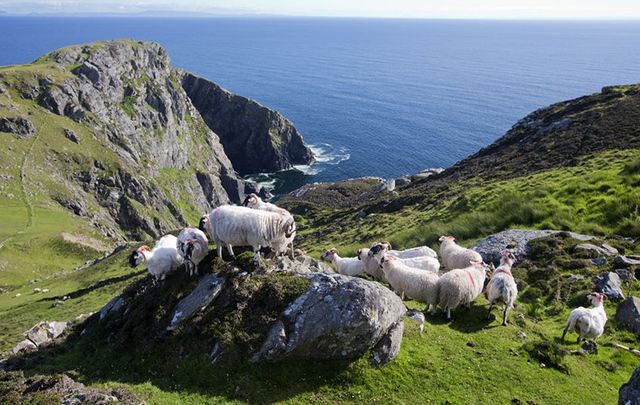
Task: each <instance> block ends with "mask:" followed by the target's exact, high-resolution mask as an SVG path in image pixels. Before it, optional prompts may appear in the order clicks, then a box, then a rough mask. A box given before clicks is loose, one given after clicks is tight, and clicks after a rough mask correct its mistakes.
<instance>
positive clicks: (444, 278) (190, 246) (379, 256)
mask: <svg viewBox="0 0 640 405" xmlns="http://www.w3.org/2000/svg"><path fill="white" fill-rule="evenodd" d="M205 232H206V233H207V234H208V235H209V239H208V238H207V235H206V234H205ZM295 236H296V224H295V221H294V218H293V215H291V213H289V212H288V211H287V210H285V209H283V208H280V207H278V206H276V205H275V204H271V203H266V202H263V201H262V200H261V199H260V198H259V197H258V196H257V195H255V194H251V195H249V196H248V197H247V198H246V199H245V201H244V203H243V206H233V205H223V206H220V207H217V208H215V209H213V210H212V211H211V212H210V213H209V214H207V215H204V216H203V217H202V218H201V220H200V224H199V227H198V228H190V227H188V228H184V229H183V230H182V231H181V232H180V234H179V235H178V237H175V236H173V235H165V236H163V237H162V238H161V239H160V240H159V241H158V242H157V243H156V244H155V246H154V248H153V249H150V248H149V247H148V246H142V247H140V248H138V249H137V250H135V251H134V252H133V253H132V254H131V256H130V257H129V263H130V265H131V266H132V267H136V266H138V265H139V264H141V263H143V262H144V263H145V266H146V268H147V269H148V271H149V273H151V274H152V275H153V276H154V277H155V279H156V281H161V280H164V278H165V276H166V274H167V273H169V272H172V271H174V270H176V269H177V268H178V267H179V266H180V265H182V264H184V265H185V267H186V269H187V271H188V272H189V274H190V275H193V274H196V275H197V274H198V271H197V266H198V264H199V263H200V261H202V259H204V258H205V256H207V254H208V252H209V247H208V244H209V240H211V241H213V242H215V244H216V248H217V254H218V257H222V247H223V246H225V247H226V249H227V251H228V253H229V254H230V255H231V256H232V257H234V253H233V246H251V247H252V248H253V253H254V261H255V262H256V263H258V261H259V257H260V256H259V255H260V249H261V248H263V247H268V248H270V249H271V251H272V252H274V254H276V255H280V254H283V253H285V252H286V251H287V250H288V249H289V248H290V251H291V255H292V256H293V255H294V251H293V240H294V238H295ZM320 258H321V259H322V260H325V261H328V262H331V263H332V264H333V266H334V267H335V270H336V271H337V272H338V273H340V274H342V275H346V276H351V277H353V276H357V275H360V274H363V273H366V274H369V275H370V276H371V277H373V278H374V279H376V280H378V281H381V282H385V283H387V284H389V285H390V286H391V287H392V288H393V290H394V291H396V292H397V293H398V294H400V296H401V297H402V298H404V297H405V296H407V297H409V298H411V299H413V300H415V301H418V302H422V303H424V304H426V308H425V311H427V310H429V308H430V309H431V314H432V315H433V314H435V313H436V308H437V306H440V308H441V309H442V310H444V311H446V316H447V319H451V310H453V309H455V308H457V307H458V306H467V307H469V306H470V305H471V303H472V302H473V301H474V300H475V299H476V298H478V297H479V296H480V295H481V294H482V292H483V291H485V293H486V296H487V299H488V300H489V312H488V313H487V319H488V318H489V317H490V314H491V310H492V309H493V307H494V305H496V304H502V306H503V311H502V325H507V312H508V311H509V309H511V308H513V305H514V302H515V300H516V297H517V295H518V288H517V285H516V282H515V279H514V277H513V275H512V273H511V268H512V266H513V264H514V263H515V261H516V258H515V256H514V255H513V254H512V253H511V252H510V251H508V250H506V251H505V252H504V253H503V254H502V257H501V260H500V265H499V266H498V267H497V268H493V265H487V264H486V263H484V261H483V259H482V257H481V256H480V254H479V253H478V252H476V251H474V250H471V249H467V248H464V247H462V246H459V245H458V244H456V242H455V239H454V238H453V237H452V236H442V237H440V258H441V260H442V264H443V265H444V267H445V268H446V269H448V270H449V271H447V272H445V273H443V274H441V273H440V261H439V260H438V254H437V253H436V252H435V251H434V250H433V249H431V248H429V247H427V246H420V247H415V248H411V249H407V250H403V251H398V250H392V248H391V245H390V244H389V243H387V242H382V243H374V244H373V245H372V246H371V247H370V248H363V249H360V250H358V254H357V257H352V258H342V257H340V256H339V255H338V250H337V249H335V248H333V249H329V250H327V251H326V252H324V253H323V254H322V256H321V257H320ZM489 274H490V275H491V276H490V277H489V278H490V280H489V282H488V283H487V284H486V288H485V281H486V279H487V278H488V277H487V276H488V275H489ZM589 300H590V301H591V304H592V308H583V307H579V308H577V309H574V310H573V311H572V312H571V314H570V315H569V318H568V320H567V323H566V327H565V329H564V332H563V334H562V339H563V340H564V337H565V334H566V333H567V331H575V332H577V333H578V342H579V341H580V340H581V339H584V338H594V339H595V338H597V337H600V336H601V335H602V334H603V332H604V325H605V323H606V321H607V315H606V313H605V311H604V307H603V300H604V296H603V295H602V294H599V293H593V294H590V295H589Z"/></svg>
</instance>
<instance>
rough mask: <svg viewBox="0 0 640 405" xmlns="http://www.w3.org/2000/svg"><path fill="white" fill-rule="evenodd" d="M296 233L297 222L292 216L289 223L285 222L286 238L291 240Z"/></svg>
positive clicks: (288, 220)
mask: <svg viewBox="0 0 640 405" xmlns="http://www.w3.org/2000/svg"><path fill="white" fill-rule="evenodd" d="M295 231H296V221H295V220H294V219H293V217H292V216H290V218H289V219H287V222H285V231H284V236H285V237H286V238H290V237H291V236H292V235H293V233H294V232H295Z"/></svg>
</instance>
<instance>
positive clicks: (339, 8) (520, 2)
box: [0, 0, 640, 19]
mask: <svg viewBox="0 0 640 405" xmlns="http://www.w3.org/2000/svg"><path fill="white" fill-rule="evenodd" d="M0 13H8V14H18V15H28V14H53V15H75V14H77V15H94V14H107V15H114V14H117V15H176V16H181V15H193V16H206V15H218V16H241V15H252V16H259V15H282V16H326V17H382V18H462V19H465V18H473V19H638V18H640V0H233V1H231V0H226V1H223V0H182V1H175V0H174V1H168V0H0Z"/></svg>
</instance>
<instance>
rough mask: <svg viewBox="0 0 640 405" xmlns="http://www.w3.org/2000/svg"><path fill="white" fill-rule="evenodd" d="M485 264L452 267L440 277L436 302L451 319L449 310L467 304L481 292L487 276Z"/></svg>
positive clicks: (477, 263) (474, 263) (475, 263)
mask: <svg viewBox="0 0 640 405" xmlns="http://www.w3.org/2000/svg"><path fill="white" fill-rule="evenodd" d="M487 269H488V268H487V266H486V265H485V264H484V263H482V262H473V263H471V265H469V266H467V267H465V268H461V269H454V270H451V271H449V272H447V273H444V274H443V275H442V276H441V277H440V282H439V289H438V304H439V305H440V308H442V309H443V310H445V311H446V312H447V319H451V310H452V309H455V308H457V307H458V306H460V305H466V306H469V305H470V304H471V302H473V301H474V300H475V299H476V298H478V297H479V296H480V294H482V290H483V288H484V280H485V278H486V277H487Z"/></svg>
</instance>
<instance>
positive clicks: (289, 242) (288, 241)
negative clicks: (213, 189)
mask: <svg viewBox="0 0 640 405" xmlns="http://www.w3.org/2000/svg"><path fill="white" fill-rule="evenodd" d="M242 205H244V206H245V207H249V208H253V209H255V210H262V211H269V212H279V213H282V214H283V215H290V216H291V217H292V218H293V215H291V213H290V212H289V211H287V210H285V209H284V208H280V207H278V206H277V205H275V204H271V203H268V202H264V201H262V199H261V198H260V197H258V196H257V195H256V194H254V193H251V194H249V195H248V196H247V198H245V199H244V202H243V203H242ZM295 237H296V232H295V229H294V231H293V233H292V234H291V236H290V237H289V238H283V239H282V240H280V241H278V242H276V243H274V244H273V245H271V249H272V250H273V252H274V253H275V254H281V253H284V252H285V251H286V250H287V246H291V257H295V253H294V249H293V240H294V239H295Z"/></svg>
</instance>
